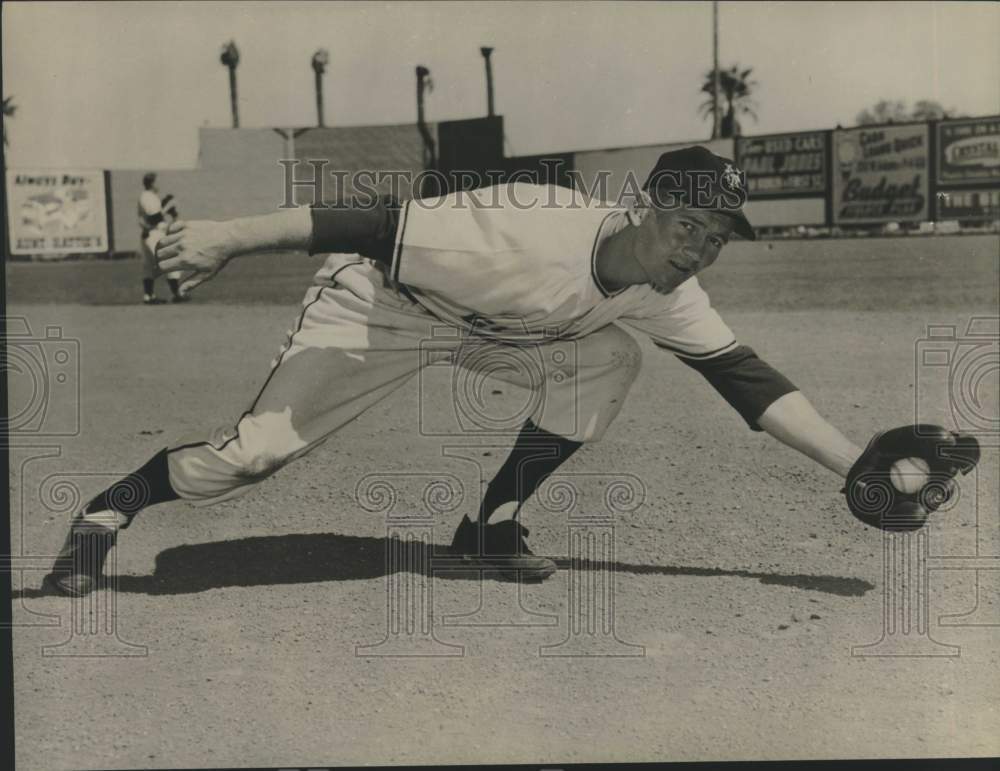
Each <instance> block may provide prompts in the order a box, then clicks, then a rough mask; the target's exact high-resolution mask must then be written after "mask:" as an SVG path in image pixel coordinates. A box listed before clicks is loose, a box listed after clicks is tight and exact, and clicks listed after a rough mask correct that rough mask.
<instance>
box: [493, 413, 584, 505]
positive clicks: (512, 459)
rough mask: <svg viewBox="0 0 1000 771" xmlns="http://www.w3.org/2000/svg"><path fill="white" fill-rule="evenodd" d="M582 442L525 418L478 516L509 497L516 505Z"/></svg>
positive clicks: (501, 503) (533, 490) (508, 499)
mask: <svg viewBox="0 0 1000 771" xmlns="http://www.w3.org/2000/svg"><path fill="white" fill-rule="evenodd" d="M582 446H583V444H582V443H581V442H574V441H573V440H571V439H566V438H565V437H562V436H559V435H557V434H550V433H549V432H548V431H546V430H544V429H541V428H538V427H537V426H536V425H535V424H534V423H533V422H532V421H530V420H529V421H528V422H527V423H525V424H524V427H523V428H522V429H521V433H520V434H518V437H517V441H516V442H515V443H514V449H512V450H511V452H510V455H509V456H507V460H505V461H504V463H503V465H502V466H501V467H500V470H499V471H497V473H496V476H494V477H493V479H492V480H491V481H490V483H489V485H488V486H487V488H486V495H484V496H483V502H482V505H481V506H480V508H479V520H480V521H481V522H487V521H488V520H489V518H490V515H491V514H492V513H493V512H495V511H496V510H497V509H498V508H499V507H500V506H502V505H503V504H505V503H509V502H511V501H517V504H518V506H519V507H520V505H521V504H523V503H524V502H525V501H526V500H528V498H530V497H531V496H532V495H533V494H534V492H535V490H537V489H538V486H539V485H541V484H542V482H544V481H545V479H546V478H547V477H548V476H549V474H551V473H552V472H553V471H555V470H556V469H557V468H559V466H560V465H561V464H562V463H563V462H564V461H565V460H566V459H567V458H569V456H570V455H572V454H573V453H574V452H576V451H577V450H578V449H580V447H582ZM515 516H517V515H516V514H515Z"/></svg>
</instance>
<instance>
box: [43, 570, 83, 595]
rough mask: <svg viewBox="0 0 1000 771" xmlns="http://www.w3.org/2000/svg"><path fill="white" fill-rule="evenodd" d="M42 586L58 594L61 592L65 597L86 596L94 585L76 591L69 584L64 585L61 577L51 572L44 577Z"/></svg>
mask: <svg viewBox="0 0 1000 771" xmlns="http://www.w3.org/2000/svg"><path fill="white" fill-rule="evenodd" d="M42 587H43V588H45V589H49V590H51V591H53V592H55V593H56V594H61V595H62V596H63V597H86V596H87V595H88V594H90V593H91V592H92V591H93V586H91V587H90V588H88V589H87V590H86V591H85V592H78V591H75V590H73V589H71V588H69V587H67V586H64V585H63V584H61V583H60V582H59V579H58V578H57V577H56V576H55V575H54V574H52V573H49V574H48V575H47V576H45V578H43V579H42Z"/></svg>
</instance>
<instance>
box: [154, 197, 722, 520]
mask: <svg viewBox="0 0 1000 771" xmlns="http://www.w3.org/2000/svg"><path fill="white" fill-rule="evenodd" d="M573 196H574V193H573V192H572V191H569V190H567V189H564V188H557V187H549V186H536V185H526V184H520V185H501V186H498V187H495V188H485V189H483V190H479V191H475V192H473V193H468V192H465V193H453V194H451V195H448V196H442V197H441V198H437V199H423V200H420V201H409V202H407V203H406V204H404V206H403V209H402V211H401V212H400V217H399V224H398V227H397V230H396V239H395V251H394V256H393V260H392V264H391V266H390V267H386V266H383V265H381V264H380V263H377V262H375V261H374V260H371V259H367V258H362V257H359V256H358V255H343V254H331V255H330V256H329V257H328V259H327V260H326V262H325V264H324V265H323V267H322V269H321V270H320V271H319V272H318V273H317V274H316V276H315V278H314V281H313V286H312V287H310V289H309V290H308V291H307V292H306V296H305V299H304V301H303V307H302V312H301V314H300V316H299V319H298V321H297V323H296V325H295V328H294V330H293V331H292V332H291V333H290V335H289V337H288V340H287V342H286V344H285V345H284V346H283V348H282V350H281V351H280V353H279V355H278V357H277V359H276V360H275V362H274V363H273V365H272V368H271V373H270V375H269V376H268V378H267V380H266V382H265V383H264V386H263V388H262V389H261V392H260V394H259V395H258V396H257V398H256V399H255V400H254V402H253V403H252V404H251V406H250V407H249V409H248V410H247V411H246V412H245V413H244V414H243V415H242V417H240V419H239V420H238V421H237V423H236V425H235V426H226V427H222V428H219V429H217V430H216V431H214V432H213V433H212V434H211V435H210V436H209V437H208V438H207V439H205V438H201V439H199V440H195V441H191V442H187V443H185V444H182V445H180V446H178V447H174V448H172V449H170V450H169V453H168V464H169V471H170V483H171V485H172V486H173V488H174V490H176V492H177V493H178V495H180V496H181V497H182V498H184V499H187V500H191V501H194V502H198V503H203V504H210V503H214V502H216V501H219V500H223V499H225V498H229V497H232V496H234V495H237V494H239V493H241V492H243V491H245V490H246V489H247V488H248V486H249V485H251V484H253V483H255V482H258V481H260V480H261V479H263V478H264V477H266V476H268V475H269V474H270V473H272V472H273V471H275V470H276V469H278V468H280V467H281V466H282V465H284V464H286V463H288V462H290V461H292V460H294V459H295V458H298V457H301V456H302V455H304V454H305V453H306V452H308V451H309V450H310V449H312V448H313V447H315V446H317V445H318V444H320V443H322V442H323V441H325V440H326V439H327V438H329V436H330V435H331V434H332V433H334V432H335V431H336V430H337V429H339V428H340V427H342V426H343V425H345V424H346V423H348V422H349V421H351V420H353V419H355V418H356V417H358V416H359V415H361V414H362V413H363V412H364V411H365V410H367V409H368V408H369V407H371V406H373V405H375V404H376V403H377V402H379V401H380V400H381V399H382V398H384V397H385V396H387V395H388V394H390V393H392V392H393V391H395V390H396V389H397V388H399V387H400V386H401V385H403V384H404V383H405V382H407V381H408V380H410V379H411V378H412V377H413V376H414V375H415V374H416V373H417V372H418V371H419V370H420V369H421V368H422V367H424V366H426V365H427V364H429V363H433V362H435V361H440V360H441V359H442V358H448V359H449V360H450V361H451V362H453V363H454V364H455V365H456V366H459V367H470V366H475V367H483V362H484V361H488V359H489V357H490V355H491V354H492V353H495V354H496V355H497V356H498V357H500V358H504V359H506V360H507V361H509V355H508V354H509V353H510V350H511V348H512V347H514V348H520V349H525V350H531V351H534V352H536V353H538V354H540V356H539V357H538V358H539V360H541V361H543V362H547V363H546V364H545V366H543V367H542V368H541V370H540V371H539V370H530V368H529V369H527V370H523V371H519V370H517V369H514V370H511V369H510V368H509V367H503V366H500V367H496V368H495V370H491V371H492V372H493V374H494V375H495V376H496V377H497V378H498V379H501V380H504V381H507V382H511V383H514V384H516V385H520V386H522V387H526V388H530V389H533V390H534V391H535V392H536V393H537V394H538V396H539V398H538V400H537V402H536V407H535V409H534V411H533V414H532V415H531V416H530V417H531V419H532V420H533V422H534V423H535V425H537V426H538V427H540V428H542V429H545V430H547V431H550V432H551V433H555V434H559V435H562V436H565V437H567V438H569V439H573V440H576V441H581V442H582V441H595V440H598V439H600V438H601V437H602V436H603V435H604V432H605V431H606V430H607V428H608V426H609V425H610V424H611V422H612V421H613V420H614V418H615V416H617V414H618V412H619V411H620V410H621V407H622V405H623V403H624V400H625V397H626V395H627V393H628V390H629V387H630V386H631V384H632V382H633V381H634V379H635V377H636V375H637V374H638V371H639V365H640V352H639V348H638V345H637V344H636V342H635V341H634V340H633V339H632V337H631V336H630V335H628V334H627V333H626V332H625V331H623V330H622V328H621V327H620V326H618V324H619V323H620V324H623V325H626V326H629V327H632V328H633V329H636V330H640V331H642V332H645V333H646V334H648V335H650V337H651V338H652V339H653V341H654V342H655V343H656V344H657V345H659V346H661V347H663V348H666V349H669V350H670V351H672V352H674V353H676V354H677V355H678V356H681V357H684V358H688V359H701V358H710V357H716V356H719V355H722V354H724V353H726V352H728V351H731V350H732V349H734V348H735V347H736V340H735V338H734V336H733V333H732V332H731V331H730V329H729V328H728V327H727V326H726V324H725V323H724V322H723V321H722V319H721V318H720V317H719V315H718V314H717V313H716V312H715V310H714V309H713V308H712V307H711V305H710V303H709V300H708V296H707V295H706V293H705V292H704V290H703V289H702V288H701V287H700V285H699V284H698V281H697V279H696V278H690V279H688V280H687V281H685V282H684V283H683V284H681V286H679V287H678V288H677V289H676V290H675V291H673V292H672V293H670V294H669V295H666V296H664V295H660V294H658V293H657V292H655V291H654V290H653V289H652V288H651V287H649V286H645V285H643V286H632V287H629V288H627V289H624V290H622V291H619V292H616V293H610V292H608V291H607V290H606V289H605V288H604V287H602V286H601V285H600V282H599V280H598V278H597V274H596V271H595V268H594V266H595V262H594V261H595V259H596V255H597V250H598V246H599V245H600V244H601V242H602V240H603V239H604V238H607V237H608V236H609V235H611V234H612V233H615V232H617V231H618V230H620V229H621V228H623V227H626V226H627V225H628V219H627V217H626V210H625V209H623V208H618V207H612V206H610V205H608V204H603V203H600V202H584V201H583V200H582V199H581V198H580V197H579V195H578V194H576V201H575V205H574V201H573V200H572V197H573ZM530 201H535V202H536V203H537V205H529V206H525V205H524V204H525V203H526V202H530ZM463 202H464V204H465V205H462V204H463ZM545 203H550V204H551V205H543V204H545ZM615 322H617V323H615ZM442 332H443V333H444V334H442ZM569 348H572V351H569V350H568V349H569ZM560 351H561V353H560ZM570 354H572V355H570ZM486 368H487V369H489V367H488V365H487V367H486Z"/></svg>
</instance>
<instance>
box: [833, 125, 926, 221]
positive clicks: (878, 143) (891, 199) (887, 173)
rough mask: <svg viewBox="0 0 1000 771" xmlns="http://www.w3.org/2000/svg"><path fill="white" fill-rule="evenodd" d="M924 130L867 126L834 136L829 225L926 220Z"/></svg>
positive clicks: (836, 132)
mask: <svg viewBox="0 0 1000 771" xmlns="http://www.w3.org/2000/svg"><path fill="white" fill-rule="evenodd" d="M927 139H928V132H927V125H926V124H924V123H920V124H907V125H902V126H872V127H861V128H856V129H848V130H840V131H835V132H834V134H833V221H834V222H835V223H837V224H838V225H841V224H843V225H850V224H855V223H856V224H866V223H868V224H871V223H879V222H898V221H904V220H909V221H914V220H925V219H927V217H928V207H927V203H928V201H927V197H928V193H927V173H928V169H929V166H930V163H929V158H928V143H927Z"/></svg>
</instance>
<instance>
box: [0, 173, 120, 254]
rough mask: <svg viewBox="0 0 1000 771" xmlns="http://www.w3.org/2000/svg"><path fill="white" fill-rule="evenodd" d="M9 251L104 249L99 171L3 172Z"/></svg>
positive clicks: (105, 225)
mask: <svg viewBox="0 0 1000 771" xmlns="http://www.w3.org/2000/svg"><path fill="white" fill-rule="evenodd" d="M7 222H8V228H9V232H10V251H11V254H37V255H59V254H71V253H77V254H79V253H88V252H106V251H108V215H107V206H106V202H105V197H104V172H103V171H93V170H90V171H67V170H53V169H45V170H37V171H36V170H29V169H9V170H8V171H7Z"/></svg>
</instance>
